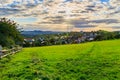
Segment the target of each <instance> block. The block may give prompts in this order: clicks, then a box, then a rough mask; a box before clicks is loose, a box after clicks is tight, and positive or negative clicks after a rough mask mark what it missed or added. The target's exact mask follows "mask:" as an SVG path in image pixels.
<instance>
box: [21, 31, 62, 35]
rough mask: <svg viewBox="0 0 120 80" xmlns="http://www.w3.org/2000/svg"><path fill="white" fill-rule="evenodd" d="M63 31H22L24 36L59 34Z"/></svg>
mask: <svg viewBox="0 0 120 80" xmlns="http://www.w3.org/2000/svg"><path fill="white" fill-rule="evenodd" d="M57 33H62V32H53V31H40V30H34V31H22V32H21V34H22V35H24V36H36V35H40V34H57Z"/></svg>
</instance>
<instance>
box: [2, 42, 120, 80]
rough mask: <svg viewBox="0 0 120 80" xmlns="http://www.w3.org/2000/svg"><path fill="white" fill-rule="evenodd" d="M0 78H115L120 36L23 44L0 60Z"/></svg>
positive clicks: (119, 67) (117, 76)
mask: <svg viewBox="0 0 120 80" xmlns="http://www.w3.org/2000/svg"><path fill="white" fill-rule="evenodd" d="M0 79H1V80H119V79H120V40H110V41H101V42H91V43H84V44H73V45H61V46H49V47H34V48H24V49H23V51H22V52H19V53H17V54H15V55H11V56H7V57H6V58H3V59H1V60H0Z"/></svg>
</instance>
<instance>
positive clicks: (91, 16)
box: [0, 0, 120, 31]
mask: <svg viewBox="0 0 120 80" xmlns="http://www.w3.org/2000/svg"><path fill="white" fill-rule="evenodd" d="M119 16H120V0H0V17H8V18H10V19H12V20H15V21H16V22H18V23H19V24H20V25H21V26H22V27H23V28H24V29H25V30H30V29H31V30H34V29H39V30H57V31H58V30H59V31H66V30H67V28H68V27H69V26H70V29H71V30H78V31H79V30H98V29H105V30H120V28H119V25H120V18H119ZM71 26H72V27H71ZM103 26H104V27H103ZM115 26H117V27H115Z"/></svg>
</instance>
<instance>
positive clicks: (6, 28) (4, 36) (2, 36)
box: [0, 18, 23, 47]
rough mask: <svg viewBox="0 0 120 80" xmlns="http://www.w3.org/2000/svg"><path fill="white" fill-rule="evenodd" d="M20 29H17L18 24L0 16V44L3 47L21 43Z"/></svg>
mask: <svg viewBox="0 0 120 80" xmlns="http://www.w3.org/2000/svg"><path fill="white" fill-rule="evenodd" d="M20 31H21V29H18V24H17V23H16V22H14V21H12V20H10V19H7V18H0V44H1V45H2V46H5V47H10V46H12V45H15V44H21V43H22V40H23V38H22V36H21V34H20Z"/></svg>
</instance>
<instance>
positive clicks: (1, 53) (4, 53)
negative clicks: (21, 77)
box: [0, 47, 22, 58]
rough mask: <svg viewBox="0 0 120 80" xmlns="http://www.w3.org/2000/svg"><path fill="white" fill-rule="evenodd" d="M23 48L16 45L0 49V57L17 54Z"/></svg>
mask: <svg viewBox="0 0 120 80" xmlns="http://www.w3.org/2000/svg"><path fill="white" fill-rule="evenodd" d="M21 50H22V47H16V48H12V49H8V50H0V58H3V57H6V56H8V55H11V54H15V53H17V52H19V51H21Z"/></svg>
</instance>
